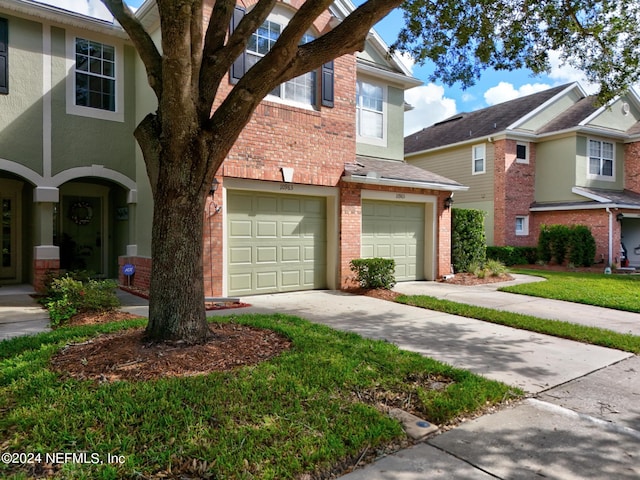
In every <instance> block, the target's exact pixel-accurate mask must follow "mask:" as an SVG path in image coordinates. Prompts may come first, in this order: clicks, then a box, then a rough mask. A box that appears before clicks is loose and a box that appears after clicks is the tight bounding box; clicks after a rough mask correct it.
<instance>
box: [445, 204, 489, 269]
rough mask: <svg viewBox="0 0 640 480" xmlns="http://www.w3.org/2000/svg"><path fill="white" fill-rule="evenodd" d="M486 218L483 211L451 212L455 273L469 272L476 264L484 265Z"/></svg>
mask: <svg viewBox="0 0 640 480" xmlns="http://www.w3.org/2000/svg"><path fill="white" fill-rule="evenodd" d="M484 216H485V212H483V211H481V210H471V209H463V208H454V209H453V210H452V211H451V261H452V263H453V269H454V271H455V272H468V271H470V270H469V266H470V265H472V264H474V263H475V264H478V265H483V264H484V262H485V260H486V256H487V240H486V237H485V234H484Z"/></svg>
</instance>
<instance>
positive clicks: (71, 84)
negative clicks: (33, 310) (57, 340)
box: [0, 0, 136, 286]
mask: <svg viewBox="0 0 640 480" xmlns="http://www.w3.org/2000/svg"><path fill="white" fill-rule="evenodd" d="M135 65H136V53H135V50H134V49H133V48H132V47H131V46H130V45H129V42H128V40H127V36H126V35H125V34H124V32H123V31H122V29H121V28H119V27H115V26H114V25H112V24H111V23H107V22H102V21H99V20H95V19H91V18H87V17H82V16H80V15H76V14H72V13H69V12H66V11H63V10H59V9H56V8H52V7H48V6H43V5H40V4H37V3H34V2H29V1H22V0H3V1H2V3H0V199H1V201H2V234H1V235H0V250H1V252H2V262H1V263H0V282H1V283H8V282H11V283H20V282H24V283H27V282H33V283H35V284H36V285H37V286H40V282H41V281H42V279H43V278H44V276H45V274H46V272H47V271H48V270H58V269H59V268H62V269H69V270H71V269H84V270H91V271H93V272H95V274H96V275H99V276H104V277H115V276H116V275H117V273H118V255H122V253H123V252H125V251H126V246H127V243H128V239H129V234H130V229H131V226H132V217H131V215H128V213H127V212H128V208H127V206H128V205H135V202H136V181H135V178H136V165H135V150H136V146H135V141H134V139H133V137H132V135H131V132H132V131H133V129H134V128H135V125H136V122H135V98H134V93H135V92H134V72H135Z"/></svg>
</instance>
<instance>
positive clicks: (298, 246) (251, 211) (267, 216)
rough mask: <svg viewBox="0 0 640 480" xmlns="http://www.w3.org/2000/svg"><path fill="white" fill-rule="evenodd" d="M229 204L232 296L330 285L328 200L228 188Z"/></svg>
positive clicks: (229, 255) (230, 284)
mask: <svg viewBox="0 0 640 480" xmlns="http://www.w3.org/2000/svg"><path fill="white" fill-rule="evenodd" d="M227 204H228V209H227V211H228V212H229V215H228V219H227V222H228V226H229V237H228V247H227V249H228V252H229V253H228V262H229V263H228V274H227V275H228V279H229V281H228V283H229V288H228V293H229V295H248V294H251V293H274V292H281V291H295V290H305V289H313V288H325V287H326V266H325V264H326V250H327V243H326V199H324V198H322V197H304V196H297V195H286V194H284V195H279V194H264V193H261V194H255V193H253V192H240V191H229V192H228V195H227ZM239 206H242V207H243V208H240V207H239ZM234 230H235V233H236V235H235V236H234V235H232V233H233V231H234Z"/></svg>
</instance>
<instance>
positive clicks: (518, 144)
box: [516, 142, 531, 164]
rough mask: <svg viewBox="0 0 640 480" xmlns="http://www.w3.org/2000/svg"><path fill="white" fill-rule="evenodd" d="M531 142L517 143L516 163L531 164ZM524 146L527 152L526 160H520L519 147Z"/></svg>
mask: <svg viewBox="0 0 640 480" xmlns="http://www.w3.org/2000/svg"><path fill="white" fill-rule="evenodd" d="M530 145H531V144H530V143H529V142H516V163H522V164H528V163H529V151H530V149H531V147H530ZM519 146H523V147H524V148H525V149H526V150H525V156H524V158H518V147H519Z"/></svg>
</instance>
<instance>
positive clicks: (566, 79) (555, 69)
mask: <svg viewBox="0 0 640 480" xmlns="http://www.w3.org/2000/svg"><path fill="white" fill-rule="evenodd" d="M560 55H561V52H559V51H558V50H553V51H551V52H549V63H550V64H551V71H550V72H549V78H551V79H552V80H555V81H556V82H557V84H558V85H560V84H563V83H570V82H579V83H580V85H581V86H582V88H584V89H585V91H586V92H587V93H588V94H594V93H597V92H598V89H599V86H598V85H597V84H595V83H590V82H589V81H587V77H586V75H585V74H584V72H582V71H581V70H578V69H577V68H575V67H573V66H571V65H569V64H565V63H563V61H562V59H561V58H560Z"/></svg>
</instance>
